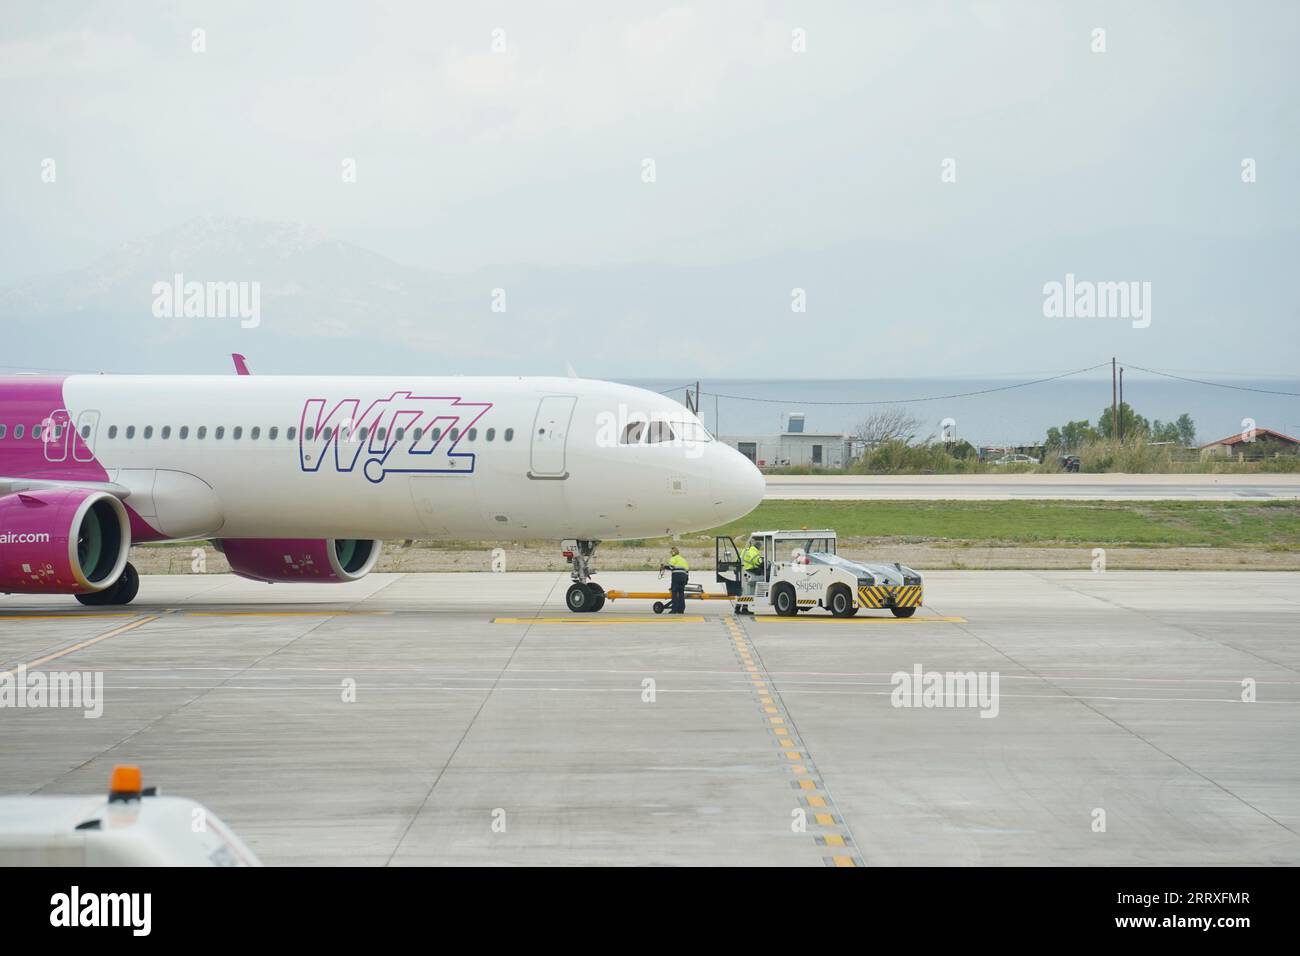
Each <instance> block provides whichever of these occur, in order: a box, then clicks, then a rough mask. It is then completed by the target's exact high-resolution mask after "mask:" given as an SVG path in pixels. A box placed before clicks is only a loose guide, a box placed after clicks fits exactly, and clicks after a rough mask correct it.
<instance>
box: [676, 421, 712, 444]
mask: <svg viewBox="0 0 1300 956" xmlns="http://www.w3.org/2000/svg"><path fill="white" fill-rule="evenodd" d="M673 430H674V431H675V432H677V434H678V435H680V436H681V438H682V440H683V441H686V442H706V441H713V436H712V435H710V434H709V430H708V429H707V428H705V427H704V425H703V424H701V423H700V422H698V421H686V422H679V421H674V422H673Z"/></svg>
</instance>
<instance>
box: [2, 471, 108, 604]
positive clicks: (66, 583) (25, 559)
mask: <svg viewBox="0 0 1300 956" xmlns="http://www.w3.org/2000/svg"><path fill="white" fill-rule="evenodd" d="M130 550H131V520H130V518H129V517H128V516H127V513H126V507H125V506H124V505H123V504H122V502H121V501H119V500H118V499H117V498H115V497H113V496H112V495H110V494H106V493H104V492H102V491H88V490H86V489H84V488H55V489H50V490H44V491H20V492H17V493H16V494H11V495H5V496H4V497H3V498H0V591H3V592H5V593H9V594H93V593H94V592H96V591H102V590H104V589H105V588H108V587H111V586H112V585H113V584H114V583H116V582H117V579H118V578H119V577H121V575H122V570H123V569H124V568H125V567H126V557H127V552H128V551H130Z"/></svg>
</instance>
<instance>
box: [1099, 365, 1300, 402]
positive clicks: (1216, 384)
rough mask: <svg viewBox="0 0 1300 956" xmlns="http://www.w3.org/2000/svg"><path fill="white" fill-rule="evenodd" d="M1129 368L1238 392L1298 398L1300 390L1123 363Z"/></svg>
mask: <svg viewBox="0 0 1300 956" xmlns="http://www.w3.org/2000/svg"><path fill="white" fill-rule="evenodd" d="M1124 364H1125V365H1126V366H1127V367H1129V368H1135V369H1137V370H1138V371H1139V372H1150V373H1151V374H1152V375H1163V376H1164V377H1165V378H1176V379H1178V380H1179V381H1180V382H1192V383H1193V384H1196V385H1210V386H1212V387H1214V388H1230V389H1233V390H1234V391H1238V392H1260V393H1262V394H1264V395H1289V396H1291V397H1292V398H1300V392H1279V391H1277V390H1276V389H1271V388H1251V387H1250V386H1249V385H1227V384H1225V383H1223V382H1207V381H1205V379H1201V378H1188V377H1187V376H1185V375H1175V374H1174V373H1173V372H1160V371H1157V370H1156V369H1153V368H1143V367H1142V366H1141V365H1134V364H1133V363H1132V362H1125V363H1124Z"/></svg>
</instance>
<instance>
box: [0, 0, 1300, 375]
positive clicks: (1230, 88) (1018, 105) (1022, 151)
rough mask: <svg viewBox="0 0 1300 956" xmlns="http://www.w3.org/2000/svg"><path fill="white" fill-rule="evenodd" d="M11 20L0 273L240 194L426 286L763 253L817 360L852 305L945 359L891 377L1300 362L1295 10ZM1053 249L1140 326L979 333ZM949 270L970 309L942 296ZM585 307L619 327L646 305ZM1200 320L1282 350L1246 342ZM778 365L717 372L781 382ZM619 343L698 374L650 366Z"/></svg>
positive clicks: (208, 13) (6, 21) (1055, 262)
mask: <svg viewBox="0 0 1300 956" xmlns="http://www.w3.org/2000/svg"><path fill="white" fill-rule="evenodd" d="M0 18H2V23H3V30H2V31H0V97H2V100H0V144H2V145H0V282H17V281H19V280H24V279H27V278H29V277H31V276H34V275H39V274H47V273H52V272H59V271H62V270H70V269H76V268H80V267H84V266H86V265H88V264H89V263H91V262H93V261H94V260H95V259H96V258H97V257H99V256H101V255H104V254H106V253H108V252H110V251H111V250H113V249H114V248H115V247H118V246H119V245H120V244H121V243H122V242H124V241H126V240H133V239H137V238H139V237H143V236H149V235H152V234H155V233H159V232H163V231H166V230H168V229H171V228H174V227H176V226H178V225H179V224H182V223H185V222H188V221H191V220H194V219H196V218H198V217H204V216H232V217H248V218H251V219H257V220H272V221H285V222H296V223H304V224H307V225H309V226H312V227H315V228H318V229H320V230H322V231H323V232H324V233H325V234H327V235H329V236H332V237H335V238H337V239H340V240H344V241H346V242H348V243H352V244H355V245H357V246H360V247H364V248H365V249H369V250H372V251H374V252H376V253H379V254H382V255H383V256H386V257H388V258H390V259H393V260H395V261H396V262H399V263H402V264H405V265H410V266H416V267H419V268H423V269H429V270H434V271H437V272H444V273H458V272H469V273H472V272H475V271H477V270H488V271H489V272H490V270H492V269H494V268H497V267H506V266H510V267H543V268H550V267H558V266H563V267H572V268H579V269H583V270H606V269H609V268H611V267H615V266H618V267H622V266H628V265H637V266H647V267H651V268H659V267H663V269H664V270H665V271H664V273H663V274H664V275H665V276H666V277H673V278H665V280H664V281H666V282H679V281H684V280H683V279H682V276H688V277H690V278H691V281H699V282H707V281H708V280H709V276H710V271H711V270H715V269H720V268H724V267H726V266H727V265H729V264H737V263H745V262H759V261H761V262H762V263H764V265H763V267H762V271H763V272H764V273H766V274H768V275H771V276H772V277H773V278H774V282H773V287H774V289H775V290H776V291H775V292H774V293H773V294H774V295H775V296H776V298H775V299H774V300H773V303H774V309H776V310H777V311H782V312H784V313H789V301H790V290H792V289H793V288H795V287H806V288H807V296H808V302H809V310H808V312H807V313H806V314H805V315H803V316H801V317H799V319H798V321H799V323H800V325H801V326H802V327H803V328H805V329H813V328H815V329H817V331H818V333H819V339H820V340H821V341H823V342H825V343H826V344H827V345H829V346H830V348H829V349H827V348H826V345H820V346H819V348H820V349H822V350H823V351H827V350H828V351H830V352H834V351H836V349H835V347H834V344H833V343H834V341H835V331H836V329H839V328H843V327H846V325H847V324H848V323H851V322H852V323H860V322H862V321H864V319H869V320H871V321H876V322H882V323H884V322H888V323H889V324H891V325H893V326H897V325H899V324H900V323H904V324H906V325H908V326H910V327H911V328H912V329H914V330H915V334H916V336H917V340H918V341H922V342H924V343H926V344H927V348H928V353H927V354H928V355H929V356H930V358H931V360H932V361H931V363H930V365H929V366H928V367H926V366H924V365H923V363H920V362H918V363H917V365H916V367H914V368H910V369H903V370H900V369H898V368H896V367H895V368H892V369H891V370H890V374H900V372H909V371H910V373H911V374H926V373H929V372H934V373H940V374H955V373H960V372H962V371H968V372H971V373H976V374H978V373H979V372H981V371H1011V370H1016V369H1019V368H1022V367H1023V368H1024V369H1026V370H1031V369H1033V370H1037V369H1044V368H1069V367H1073V366H1075V365H1082V364H1090V361H1085V360H1092V359H1093V357H1094V354H1101V353H1105V354H1106V355H1108V354H1110V353H1111V351H1113V350H1117V349H1123V350H1126V351H1127V352H1128V353H1131V354H1132V355H1134V356H1141V358H1142V359H1145V360H1146V361H1148V362H1149V363H1151V364H1152V365H1153V366H1158V367H1164V368H1183V369H1187V368H1196V369H1199V370H1231V371H1256V370H1258V371H1261V372H1266V373H1272V374H1291V373H1294V372H1295V368H1296V365H1297V362H1296V359H1297V356H1298V354H1300V349H1298V348H1297V345H1296V342H1297V340H1300V336H1297V335H1296V333H1295V329H1296V322H1297V320H1298V319H1300V310H1298V309H1297V305H1296V302H1295V294H1294V283H1295V280H1294V279H1293V278H1291V276H1290V275H1288V274H1287V273H1288V272H1294V269H1295V265H1296V262H1297V260H1300V256H1298V255H1297V253H1300V242H1298V241H1297V235H1298V233H1297V225H1296V224H1297V221H1298V216H1300V188H1298V187H1297V181H1296V173H1297V166H1298V161H1297V157H1300V83H1298V82H1297V80H1298V79H1300V68H1298V67H1297V65H1296V64H1297V62H1298V61H1300V56H1298V55H1297V50H1300V4H1297V3H1294V2H1278V3H1263V2H1243V3H1228V2H1217V3H1197V2H1164V3H1161V2H1140V3H1135V2H1115V3H1089V2H1074V3H1052V2H1044V0H1025V2H973V3H927V2H919V0H907V2H897V3H881V2H844V3H830V2H826V3H820V2H810V3H784V2H766V3H764V2H739V0H737V2H725V0H724V2H709V3H705V2H701V3H693V4H686V3H681V4H661V3H655V2H653V0H638V2H626V3H620V2H608V0H606V2H591V3H539V2H514V3H446V4H430V3H411V4H395V3H383V4H363V3H359V2H357V3H335V2H303V3H267V2H262V3H229V2H223V3H210V4H186V3H174V2H168V3H147V2H123V3H94V4H91V3H61V2H44V3H40V4H34V3H33V4H16V3H8V4H6V5H5V7H4V10H3V13H2V14H0ZM1097 28H1101V29H1104V31H1105V36H1104V43H1105V51H1104V52H1095V51H1094V46H1096V44H1097V40H1096V37H1095V34H1094V30H1095V29H1097ZM195 29H201V30H203V31H204V41H205V44H206V49H205V50H204V51H203V52H194V51H193V49H192V45H193V42H194V40H193V32H192V31H194V30H195ZM494 31H501V32H499V33H495V34H494ZM795 31H802V33H800V34H796V32H795ZM798 36H803V37H806V49H804V50H802V51H797V50H795V49H793V48H792V47H793V46H795V45H797V44H796V39H797V37H798ZM494 39H495V41H496V42H497V43H498V45H500V43H501V42H502V41H504V51H503V52H494V50H493V43H494ZM1247 158H1249V159H1252V160H1253V161H1254V162H1255V164H1256V170H1257V181H1256V182H1253V183H1243V181H1242V162H1243V160H1244V159H1247ZM47 159H53V160H54V161H55V163H56V164H57V180H56V182H54V183H48V182H43V181H42V178H41V174H42V169H43V167H42V163H43V162H44V161H45V160H47ZM347 159H352V160H354V161H355V164H356V165H355V169H356V181H355V182H344V181H343V176H342V173H341V170H342V164H343V163H344V161H345V160H347ZM646 159H652V160H653V161H654V164H655V182H653V183H647V182H644V181H643V161H644V160H646ZM948 159H952V160H954V161H955V166H953V167H952V168H953V169H955V182H945V181H943V178H942V175H941V174H942V172H943V170H944V165H943V164H944V162H945V160H948ZM877 244H885V245H884V246H879V245H877ZM1152 244H1156V245H1158V246H1159V248H1158V249H1156V250H1153V249H1151V248H1149V247H1150V246H1151V245H1152ZM877 248H884V249H886V250H889V249H898V250H913V252H911V253H908V254H907V255H908V256H909V257H910V258H909V263H910V265H909V268H907V269H902V270H898V271H896V272H894V276H896V280H891V275H890V274H884V275H875V276H872V277H871V278H870V282H869V283H868V284H867V285H866V286H864V288H863V289H862V290H860V291H859V292H854V293H852V294H848V293H844V292H843V290H841V291H840V292H839V293H837V294H836V296H835V297H834V300H835V302H836V308H835V309H834V310H829V311H828V310H825V309H823V311H822V312H821V313H820V314H819V313H818V307H819V305H822V306H824V305H825V303H826V302H827V301H828V299H829V298H830V297H829V296H823V297H821V298H820V300H819V290H818V288H817V286H816V284H815V280H814V279H810V278H809V277H808V275H807V272H808V271H809V270H808V269H807V268H806V265H807V263H809V262H816V261H817V260H818V258H819V256H820V255H821V254H822V252H823V251H824V250H825V251H827V255H828V257H829V258H830V259H832V260H835V261H839V262H845V263H848V265H846V266H845V267H844V268H846V269H852V268H853V263H854V262H855V261H861V260H858V259H855V258H854V257H855V256H857V255H858V253H857V252H852V253H846V252H845V251H844V250H846V249H850V250H871V249H877ZM1148 254H1150V255H1149V258H1148ZM863 255H868V256H869V253H867V252H863ZM1031 260H1032V261H1031ZM927 261H933V262H934V266H933V270H932V273H933V274H931V275H928V276H927V272H926V268H925V263H926V262H927ZM1220 262H1222V263H1223V264H1222V266H1219V265H1218V263H1220ZM1180 263H1181V264H1183V265H1180ZM863 264H864V266H865V265H869V264H870V263H869V261H864V262H863ZM1288 264H1289V265H1288ZM1098 269H1105V270H1108V271H1106V272H1102V273H1100V274H1099V273H1098V272H1097V270H1098ZM786 271H788V273H789V274H788V275H787V274H785V273H786ZM1070 271H1074V272H1076V273H1078V274H1080V275H1081V276H1083V277H1086V278H1091V279H1096V280H1139V281H1142V280H1146V281H1152V282H1153V283H1154V286H1155V291H1154V300H1155V306H1154V310H1153V311H1154V322H1153V324H1152V326H1151V328H1149V329H1136V328H1131V327H1130V324H1129V323H1128V322H1118V323H1116V322H1112V323H1110V324H1109V325H1106V326H1105V328H1104V329H1103V328H1101V327H1100V326H1098V327H1097V330H1094V329H1093V328H1091V327H1088V328H1086V330H1085V331H1084V332H1081V331H1080V326H1078V325H1077V324H1068V323H1067V324H1061V323H1060V322H1059V321H1058V322H1057V324H1055V325H1053V324H1052V322H1051V320H1049V319H1047V318H1044V317H1043V316H1042V315H1041V312H1040V313H1039V314H1037V315H1035V316H1033V320H1034V321H1036V322H1037V323H1038V325H1037V327H1036V330H1035V331H1034V332H1033V333H1032V335H1030V336H1029V340H1028V341H1026V336H1025V335H1024V333H1022V332H1020V331H1015V332H1012V331H1010V330H1009V329H1008V328H1004V327H1002V326H1001V325H1000V324H999V323H1000V322H1001V321H1002V320H1001V318H1000V317H999V316H998V314H997V313H998V312H1000V311H1002V310H1003V309H1004V308H1005V310H1006V311H1008V312H1017V311H1018V312H1025V311H1026V310H1027V311H1028V312H1034V310H1037V309H1038V308H1039V304H1040V303H1041V299H1042V293H1041V286H1042V284H1043V283H1045V282H1048V281H1052V280H1060V279H1063V278H1064V276H1065V274H1066V273H1067V272H1070ZM801 273H802V274H801ZM991 277H992V278H991ZM220 278H238V277H220ZM891 281H896V282H897V284H898V287H897V288H892V289H889V290H888V295H887V296H886V297H884V298H882V299H880V300H879V301H877V300H876V299H874V298H873V295H874V294H875V291H878V290H880V289H881V288H882V287H883V286H888V285H890V283H891ZM966 288H971V289H972V290H977V291H972V293H971V294H972V296H978V298H979V308H980V313H981V315H983V316H986V317H987V319H986V320H981V321H972V319H971V316H970V315H969V314H968V313H967V312H966V311H964V310H963V309H961V308H955V307H954V303H960V302H961V301H962V300H963V298H964V295H963V290H964V289H966ZM935 289H941V290H942V293H941V294H937V295H936V294H935ZM990 289H995V290H996V292H990ZM687 292H689V290H687ZM602 294H609V295H611V296H612V298H611V300H610V307H609V319H608V321H609V322H610V323H611V325H612V326H613V327H614V330H615V331H617V326H618V323H619V322H620V321H621V320H620V318H619V317H620V315H625V314H631V313H632V312H634V311H635V303H629V302H626V301H620V294H619V291H618V289H617V287H615V288H614V289H613V291H612V292H609V291H608V290H606V291H605V292H603V293H602ZM631 294H632V293H631V292H629V293H628V295H629V296H630V295H631ZM485 295H486V293H485ZM854 296H858V299H859V300H861V302H860V304H861V308H860V309H859V310H854V309H853V307H852V304H853V302H854V301H855V300H854ZM720 301H721V302H723V303H725V301H726V299H725V296H723V297H721V300H720ZM1206 303H1212V305H1206ZM886 304H887V307H888V310H889V314H888V315H887V316H886V315H882V314H881V310H882V309H883V308H884V307H885V306H886ZM1234 306H1239V308H1234ZM723 307H724V308H725V304H724V306H723ZM1225 309H1226V311H1225ZM1198 310H1201V312H1199V313H1198ZM1193 315H1195V320H1194V321H1193V319H1192V318H1191V317H1192V316H1193ZM1185 316H1187V317H1188V319H1187V322H1188V324H1186V325H1184V326H1182V328H1181V331H1180V330H1179V327H1178V324H1177V323H1178V322H1180V321H1182V320H1183V318H1184V317H1185ZM641 318H642V319H644V316H642V317H641ZM665 318H667V317H665V316H652V317H651V320H655V319H665ZM738 318H742V319H743V317H738ZM628 321H631V320H628ZM807 323H824V324H822V325H813V326H809V325H808V324H807ZM1225 323H1226V324H1227V327H1226V328H1225ZM1015 328H1016V329H1020V328H1021V327H1020V326H1019V325H1017V326H1015ZM1162 329H1163V331H1162ZM1209 329H1217V330H1219V331H1220V334H1222V335H1224V336H1227V337H1229V338H1230V339H1231V340H1232V341H1238V342H1241V341H1250V340H1254V341H1256V342H1258V341H1259V340H1261V339H1267V340H1270V341H1271V342H1272V343H1273V344H1272V345H1270V347H1269V348H1267V349H1263V350H1255V351H1254V352H1253V353H1251V354H1247V351H1246V349H1245V347H1242V348H1240V349H1237V348H1232V347H1229V348H1224V347H1223V345H1222V343H1221V342H1220V343H1218V344H1215V343H1213V342H1209V341H1206V340H1205V338H1204V335H1205V332H1206V330H1209ZM556 331H559V330H556ZM58 334H59V333H58V332H57V331H52V332H51V336H52V337H53V336H57V335H58ZM990 336H994V337H998V336H1001V337H1002V339H1003V342H1002V346H1001V351H1002V354H1003V355H1005V358H1004V360H1003V361H1001V364H1000V367H999V366H998V365H997V364H996V361H997V360H996V359H995V358H992V357H991V356H996V355H997V354H998V351H997V350H996V349H992V350H991V349H990V346H989V338H990ZM1098 339H1101V340H1103V341H1097V340H1098ZM33 344H35V345H37V346H39V344H40V343H39V342H37V343H33ZM1094 346H1095V347H1094ZM780 352H781V349H779V348H777V349H774V348H768V349H766V350H765V351H762V350H760V351H757V352H756V351H755V350H753V349H747V350H746V351H745V358H744V361H745V364H744V366H743V367H737V368H734V369H731V368H729V367H728V365H727V362H726V361H725V360H721V361H720V360H719V359H718V357H717V356H716V355H715V356H713V357H711V358H710V359H709V361H708V362H707V363H705V364H706V367H707V369H708V370H709V371H710V372H712V373H715V374H726V373H727V372H729V371H733V370H734V371H735V372H737V373H738V374H752V373H754V372H762V373H764V374H779V373H780V371H781V370H782V368H783V364H782V356H781V354H780ZM1225 352H1226V353H1227V354H1225ZM1085 353H1086V354H1085ZM973 355H974V356H977V359H975V360H972V359H971V358H970V356H973ZM32 357H33V356H32V355H31V354H26V355H24V358H28V359H30V358H32ZM1136 360H1138V359H1137V358H1135V361H1136ZM963 361H965V364H963ZM990 362H994V363H995V364H994V365H993V366H992V367H990V364H989V363H990ZM606 364H608V363H606ZM615 365H616V366H617V368H616V370H617V371H619V372H622V373H623V374H628V373H637V372H640V373H641V374H645V375H655V374H669V373H678V372H682V373H687V374H689V373H690V372H691V371H692V369H694V368H696V366H694V365H692V363H691V362H690V361H687V360H683V359H680V358H673V357H672V353H671V352H669V353H667V355H665V356H659V357H657V358H656V360H655V362H654V363H652V365H651V366H648V367H644V368H639V367H634V366H633V365H629V364H628V363H622V364H619V363H615ZM506 370H508V369H504V368H503V369H501V371H506ZM837 370H838V371H839V372H840V373H844V372H845V371H846V369H845V368H844V367H843V366H842V365H841V366H840V367H839V368H838V369H837ZM583 371H584V372H585V371H587V370H586V369H583ZM591 371H592V372H597V371H602V369H592V370H591ZM799 371H800V372H801V373H803V374H807V373H808V372H809V371H810V369H809V368H808V367H807V365H806V363H805V366H804V367H802V368H801V369H799ZM812 371H813V373H814V374H815V369H813V370H812ZM863 373H864V374H870V373H871V370H870V369H869V368H864V369H863Z"/></svg>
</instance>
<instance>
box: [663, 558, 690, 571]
mask: <svg viewBox="0 0 1300 956" xmlns="http://www.w3.org/2000/svg"><path fill="white" fill-rule="evenodd" d="M668 567H670V568H672V569H673V570H674V571H689V570H690V569H691V566H690V565H689V564H687V563H686V559H685V558H683V557H682V556H681V555H680V554H674V555H673V556H672V557H671V558H669V559H668Z"/></svg>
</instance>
